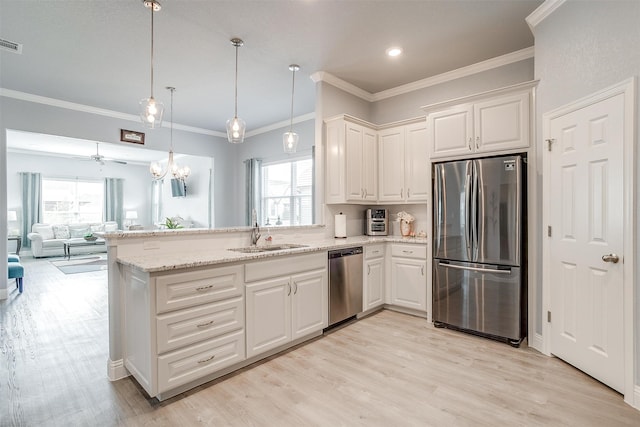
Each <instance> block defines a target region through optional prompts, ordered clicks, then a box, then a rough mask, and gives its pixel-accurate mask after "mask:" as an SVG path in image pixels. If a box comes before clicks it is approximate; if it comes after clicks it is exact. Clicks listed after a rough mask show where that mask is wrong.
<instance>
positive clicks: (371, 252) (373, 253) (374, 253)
mask: <svg viewBox="0 0 640 427" xmlns="http://www.w3.org/2000/svg"><path fill="white" fill-rule="evenodd" d="M383 256H384V245H368V246H365V247H364V258H365V259H371V258H380V257H383Z"/></svg>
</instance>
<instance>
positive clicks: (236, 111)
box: [233, 43, 239, 117]
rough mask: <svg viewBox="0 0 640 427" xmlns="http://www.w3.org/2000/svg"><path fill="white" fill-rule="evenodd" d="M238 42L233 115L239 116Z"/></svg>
mask: <svg viewBox="0 0 640 427" xmlns="http://www.w3.org/2000/svg"><path fill="white" fill-rule="evenodd" d="M238 47H239V46H238V43H236V88H235V99H236V103H235V109H234V113H233V117H238Z"/></svg>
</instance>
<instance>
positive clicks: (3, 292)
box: [0, 288, 9, 299]
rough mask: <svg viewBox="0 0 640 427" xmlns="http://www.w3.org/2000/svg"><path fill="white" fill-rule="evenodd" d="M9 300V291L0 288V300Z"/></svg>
mask: <svg viewBox="0 0 640 427" xmlns="http://www.w3.org/2000/svg"><path fill="white" fill-rule="evenodd" d="M7 298H9V290H8V288H4V289H2V288H0V299H7Z"/></svg>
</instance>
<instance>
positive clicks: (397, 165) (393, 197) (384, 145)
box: [378, 127, 404, 202]
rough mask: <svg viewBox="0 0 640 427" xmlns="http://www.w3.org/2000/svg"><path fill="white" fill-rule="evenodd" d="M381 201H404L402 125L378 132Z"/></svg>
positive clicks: (379, 197)
mask: <svg viewBox="0 0 640 427" xmlns="http://www.w3.org/2000/svg"><path fill="white" fill-rule="evenodd" d="M378 140H379V147H380V161H379V163H378V164H379V165H380V168H379V170H378V172H379V173H378V177H379V179H380V181H379V182H380V185H379V188H380V195H379V196H378V200H380V201H381V202H402V201H404V127H396V128H390V129H385V130H383V131H380V133H379V138H378Z"/></svg>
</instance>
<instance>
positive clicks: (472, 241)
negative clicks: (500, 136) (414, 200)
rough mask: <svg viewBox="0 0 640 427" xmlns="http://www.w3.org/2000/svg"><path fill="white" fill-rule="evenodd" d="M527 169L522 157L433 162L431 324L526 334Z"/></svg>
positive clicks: (505, 337)
mask: <svg viewBox="0 0 640 427" xmlns="http://www.w3.org/2000/svg"><path fill="white" fill-rule="evenodd" d="M525 169H526V163H525V162H524V160H523V156H520V155H514V156H503V157H491V158H483V159H474V160H463V161H453V162H445V163H436V164H434V166H433V176H434V181H433V197H434V200H433V321H434V325H435V326H439V327H451V328H454V329H461V330H464V331H467V332H472V333H475V334H479V335H484V336H488V337H490V338H494V339H500V340H502V341H506V342H508V343H510V344H511V345H513V346H516V347H517V346H519V345H520V342H521V341H522V339H523V338H524V337H525V336H526V331H527V327H526V322H527V319H526V311H527V310H526V295H527V293H526V262H524V263H523V251H524V242H525V240H526V234H525V230H526V215H525V214H526V209H525V207H523V206H524V205H525V204H526V198H525V197H524V196H523V189H524V188H526V185H524V182H525V179H526V178H525V177H526V173H525ZM525 255H526V254H525ZM524 260H526V256H525V257H524Z"/></svg>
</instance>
